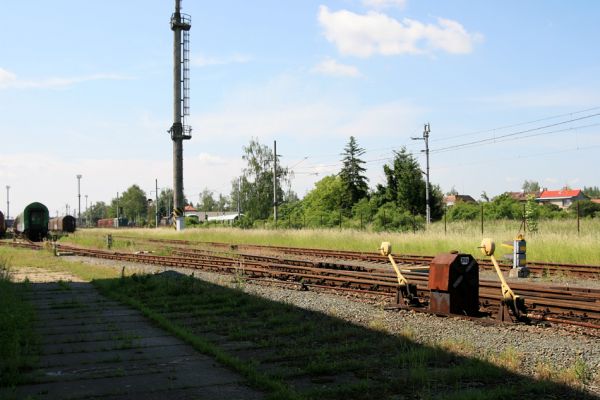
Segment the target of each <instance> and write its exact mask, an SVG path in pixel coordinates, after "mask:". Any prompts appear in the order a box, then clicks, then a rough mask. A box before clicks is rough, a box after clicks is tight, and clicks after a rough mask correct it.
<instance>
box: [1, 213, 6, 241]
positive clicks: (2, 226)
mask: <svg viewBox="0 0 600 400" xmlns="http://www.w3.org/2000/svg"><path fill="white" fill-rule="evenodd" d="M5 232H6V223H5V222H4V214H2V211H0V237H2V236H4V233H5Z"/></svg>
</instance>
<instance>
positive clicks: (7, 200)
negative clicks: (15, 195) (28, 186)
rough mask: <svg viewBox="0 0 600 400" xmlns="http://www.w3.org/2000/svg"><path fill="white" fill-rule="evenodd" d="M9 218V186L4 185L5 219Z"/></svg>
mask: <svg viewBox="0 0 600 400" xmlns="http://www.w3.org/2000/svg"><path fill="white" fill-rule="evenodd" d="M9 218H10V186H8V185H6V219H9Z"/></svg>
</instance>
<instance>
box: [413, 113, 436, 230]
mask: <svg viewBox="0 0 600 400" xmlns="http://www.w3.org/2000/svg"><path fill="white" fill-rule="evenodd" d="M429 132H430V127H429V123H426V124H425V125H424V127H423V137H422V138H415V137H414V138H411V139H412V140H424V141H425V150H421V152H422V153H423V152H424V153H425V160H426V167H425V172H424V174H425V219H426V221H427V225H429V224H431V208H430V205H429V204H430V201H429ZM421 172H423V171H421Z"/></svg>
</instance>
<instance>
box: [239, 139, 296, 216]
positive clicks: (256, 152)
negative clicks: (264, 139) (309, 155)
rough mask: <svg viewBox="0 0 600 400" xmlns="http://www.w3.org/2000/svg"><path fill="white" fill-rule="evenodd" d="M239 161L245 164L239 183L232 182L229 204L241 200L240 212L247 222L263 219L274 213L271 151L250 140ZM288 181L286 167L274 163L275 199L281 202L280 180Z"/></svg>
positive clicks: (272, 158) (256, 141) (255, 140)
mask: <svg viewBox="0 0 600 400" xmlns="http://www.w3.org/2000/svg"><path fill="white" fill-rule="evenodd" d="M243 151H244V154H243V155H242V159H243V160H244V161H246V163H247V165H246V168H244V175H243V176H242V177H241V180H240V184H239V186H240V189H239V193H238V180H237V179H235V180H233V181H232V185H231V186H232V190H231V204H233V205H235V207H237V200H238V197H239V198H240V202H241V208H242V212H243V213H244V214H245V215H246V217H247V218H249V219H250V220H255V219H266V218H268V217H269V215H271V212H272V210H273V162H274V156H273V151H272V150H271V149H270V148H268V147H267V146H265V145H262V144H260V143H259V142H258V139H254V138H253V139H251V140H250V143H249V144H248V146H244V147H243ZM287 178H288V170H287V168H282V167H281V165H280V163H279V162H277V199H278V201H281V199H283V190H282V189H281V187H282V185H281V183H282V181H284V180H286V179H287Z"/></svg>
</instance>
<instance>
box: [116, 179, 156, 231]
mask: <svg viewBox="0 0 600 400" xmlns="http://www.w3.org/2000/svg"><path fill="white" fill-rule="evenodd" d="M117 205H118V207H119V213H118V214H119V216H120V217H125V218H128V219H129V220H130V221H133V222H135V223H138V224H139V223H140V222H144V221H145V220H146V218H147V216H148V199H147V197H146V192H144V191H143V190H142V189H141V188H140V187H139V186H138V185H132V186H130V187H129V188H128V189H127V190H126V191H125V192H123V194H122V195H120V196H119V198H118V199H117V198H114V199H113V200H112V202H111V205H110V210H109V217H111V218H115V217H116V216H117ZM151 217H152V218H153V215H151Z"/></svg>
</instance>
